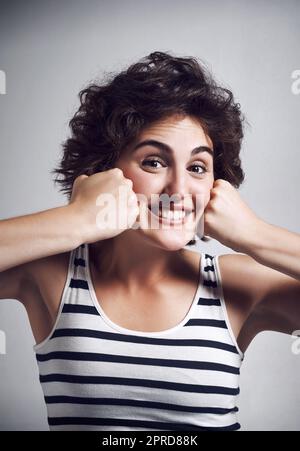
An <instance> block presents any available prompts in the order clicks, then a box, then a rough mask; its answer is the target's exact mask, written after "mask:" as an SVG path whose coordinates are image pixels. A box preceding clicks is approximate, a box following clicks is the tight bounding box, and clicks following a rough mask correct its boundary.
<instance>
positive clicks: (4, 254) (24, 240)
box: [0, 205, 81, 272]
mask: <svg viewBox="0 0 300 451" xmlns="http://www.w3.org/2000/svg"><path fill="white" fill-rule="evenodd" d="M80 244H81V239H80V235H79V227H78V223H77V222H76V218H75V216H74V214H73V211H72V209H71V208H70V207H69V205H66V206H63V207H57V208H52V209H49V210H45V211H41V212H38V213H33V214H29V215H25V216H19V217H15V218H10V219H4V220H1V221H0V272H2V271H5V270H7V269H9V268H12V267H14V266H18V265H20V264H23V263H27V262H29V261H32V260H36V259H38V258H42V257H47V256H50V255H54V254H59V253H63V252H67V251H70V250H72V249H74V248H75V247H77V246H79V245H80Z"/></svg>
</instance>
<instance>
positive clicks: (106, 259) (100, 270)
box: [89, 230, 185, 291]
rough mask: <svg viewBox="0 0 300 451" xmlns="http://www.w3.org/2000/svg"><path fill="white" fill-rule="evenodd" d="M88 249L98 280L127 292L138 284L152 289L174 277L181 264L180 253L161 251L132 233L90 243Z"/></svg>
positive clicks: (180, 251)
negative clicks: (117, 283) (124, 289)
mask: <svg viewBox="0 0 300 451" xmlns="http://www.w3.org/2000/svg"><path fill="white" fill-rule="evenodd" d="M89 249H90V262H91V263H92V264H93V265H94V268H95V271H96V273H97V274H99V275H100V274H101V279H103V280H107V281H108V280H114V281H116V280H117V281H118V282H119V283H120V284H121V285H123V286H124V287H125V288H127V289H128V290H129V291H131V290H134V289H135V288H137V287H140V286H141V283H142V284H143V286H144V287H146V286H147V287H152V288H153V287H155V286H156V284H157V283H158V282H159V281H161V280H162V279H167V278H170V277H172V275H173V277H174V276H175V277H178V276H179V275H180V263H182V262H183V260H185V258H184V256H183V252H182V250H178V251H168V250H165V249H161V248H159V247H158V246H155V245H153V243H150V242H149V243H148V242H147V240H145V239H144V238H143V237H140V236H139V235H138V234H137V233H135V232H134V231H132V230H127V231H125V232H123V233H121V234H120V235H118V236H116V237H114V238H111V239H108V240H104V241H98V242H96V243H92V244H90V245H89ZM181 268H182V266H181Z"/></svg>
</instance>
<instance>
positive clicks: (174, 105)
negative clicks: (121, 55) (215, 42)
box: [52, 51, 245, 199]
mask: <svg viewBox="0 0 300 451" xmlns="http://www.w3.org/2000/svg"><path fill="white" fill-rule="evenodd" d="M106 76H108V77H107V78H106V79H105V80H103V81H102V82H101V83H92V84H90V85H89V86H88V87H86V88H85V89H83V90H81V91H80V93H79V98H80V107H79V108H78V110H77V112H76V113H75V115H74V116H73V118H72V119H71V120H70V122H69V125H70V128H71V132H72V133H71V137H70V138H68V139H67V140H66V141H65V142H64V143H63V157H62V159H61V162H60V164H59V167H57V168H55V169H54V170H53V171H52V173H54V174H56V178H55V182H57V183H60V185H61V188H60V190H61V191H63V192H64V193H66V194H67V195H68V198H69V199H70V196H71V192H72V186H73V183H74V180H75V178H76V177H77V176H79V175H81V174H87V175H92V174H94V173H96V172H101V171H105V170H107V169H111V168H113V167H114V164H115V162H116V160H117V159H118V157H119V155H120V153H121V152H122V150H124V149H126V148H127V147H128V146H129V145H130V144H132V143H133V142H134V141H135V140H136V139H137V137H138V135H139V134H140V132H141V131H142V130H143V129H144V128H145V127H147V126H149V125H151V124H152V123H154V122H156V121H158V120H161V119H164V118H167V117H168V116H173V115H180V116H182V115H183V116H191V117H194V118H196V119H197V120H199V122H200V123H201V125H202V127H203V128H204V131H205V132H206V133H207V134H208V136H209V137H210V139H211V140H212V143H213V147H214V177H215V179H218V178H222V179H225V180H227V181H229V182H230V183H231V184H232V185H233V186H234V187H236V188H238V187H239V186H240V184H241V183H242V182H243V181H244V172H243V170H242V168H241V160H240V157H239V153H240V149H241V143H242V139H243V136H244V132H243V122H244V120H245V117H244V115H243V114H242V113H241V111H240V104H239V103H236V102H235V101H234V96H233V94H232V92H231V91H230V90H229V89H227V88H224V87H221V86H219V85H218V84H217V83H216V81H215V80H214V79H213V77H212V75H211V73H210V72H209V70H208V69H207V68H206V67H205V65H204V64H203V63H202V62H201V63H200V62H199V61H198V60H197V59H196V58H194V57H176V56H173V55H171V53H170V52H168V53H167V52H158V51H157V52H153V53H150V54H149V55H148V56H146V57H144V58H142V59H141V60H140V61H138V62H136V63H135V64H132V65H131V66H130V67H129V68H127V69H126V70H123V71H121V72H120V73H118V74H117V75H115V74H111V73H106Z"/></svg>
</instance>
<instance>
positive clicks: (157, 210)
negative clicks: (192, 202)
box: [148, 205, 194, 225]
mask: <svg viewBox="0 0 300 451" xmlns="http://www.w3.org/2000/svg"><path fill="white" fill-rule="evenodd" d="M148 210H149V211H150V213H151V214H152V215H154V216H155V217H156V218H158V219H159V222H162V223H166V224H170V225H171V224H174V225H176V224H184V223H185V222H187V219H188V218H189V217H190V215H191V214H193V213H194V210H192V209H187V208H184V207H180V208H178V207H177V208H176V209H172V208H171V209H169V208H162V206H161V205H160V206H158V205H154V206H151V205H148Z"/></svg>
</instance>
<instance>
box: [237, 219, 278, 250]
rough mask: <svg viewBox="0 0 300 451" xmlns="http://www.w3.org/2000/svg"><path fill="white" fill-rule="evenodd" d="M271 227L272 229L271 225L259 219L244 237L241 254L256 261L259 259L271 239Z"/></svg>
mask: <svg viewBox="0 0 300 451" xmlns="http://www.w3.org/2000/svg"><path fill="white" fill-rule="evenodd" d="M270 227H272V226H271V224H268V223H266V222H265V221H263V220H261V219H259V218H258V219H257V220H255V221H254V222H253V223H252V224H251V226H249V228H248V230H247V233H246V234H245V235H244V239H243V240H242V243H241V246H240V251H239V252H242V253H245V254H247V255H249V256H250V257H253V258H255V259H256V258H257V257H259V255H260V252H261V251H262V249H264V247H266V246H267V240H268V239H269V237H270Z"/></svg>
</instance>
